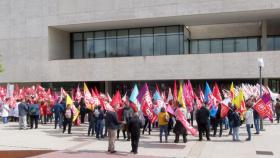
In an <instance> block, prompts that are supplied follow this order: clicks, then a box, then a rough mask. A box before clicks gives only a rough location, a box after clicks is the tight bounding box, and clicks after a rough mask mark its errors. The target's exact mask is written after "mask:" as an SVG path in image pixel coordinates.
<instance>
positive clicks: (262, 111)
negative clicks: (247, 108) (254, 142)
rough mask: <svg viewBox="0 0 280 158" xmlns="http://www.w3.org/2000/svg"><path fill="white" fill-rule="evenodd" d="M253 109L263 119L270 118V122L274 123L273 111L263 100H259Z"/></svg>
mask: <svg viewBox="0 0 280 158" xmlns="http://www.w3.org/2000/svg"><path fill="white" fill-rule="evenodd" d="M253 108H254V109H255V110H256V111H257V112H258V113H259V115H260V117H261V118H266V117H268V118H269V119H270V121H273V120H272V119H273V114H272V111H271V108H270V107H269V105H268V104H265V103H264V101H263V100H262V99H259V100H258V101H257V102H256V103H255V105H254V106H253Z"/></svg>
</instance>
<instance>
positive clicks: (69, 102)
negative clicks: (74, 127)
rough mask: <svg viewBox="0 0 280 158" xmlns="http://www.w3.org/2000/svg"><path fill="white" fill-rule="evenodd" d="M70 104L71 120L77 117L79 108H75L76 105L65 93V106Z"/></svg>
mask: <svg viewBox="0 0 280 158" xmlns="http://www.w3.org/2000/svg"><path fill="white" fill-rule="evenodd" d="M68 105H70V107H71V110H72V111H73V115H74V116H73V120H72V121H73V122H74V121H75V120H76V119H77V118H78V116H79V113H80V110H79V109H77V108H76V106H75V105H74V104H73V100H72V99H71V97H70V96H69V95H68V94H66V106H68Z"/></svg>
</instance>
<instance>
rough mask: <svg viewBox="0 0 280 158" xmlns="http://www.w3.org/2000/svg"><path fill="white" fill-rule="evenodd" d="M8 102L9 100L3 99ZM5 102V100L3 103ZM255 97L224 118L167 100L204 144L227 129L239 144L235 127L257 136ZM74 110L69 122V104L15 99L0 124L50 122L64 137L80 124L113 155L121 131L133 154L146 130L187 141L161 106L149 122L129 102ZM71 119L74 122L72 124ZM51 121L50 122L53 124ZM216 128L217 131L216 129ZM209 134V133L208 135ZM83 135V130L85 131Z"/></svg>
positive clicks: (279, 110) (279, 107) (278, 110)
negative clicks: (243, 108) (105, 141)
mask: <svg viewBox="0 0 280 158" xmlns="http://www.w3.org/2000/svg"><path fill="white" fill-rule="evenodd" d="M6 99H9V98H6ZM6 101H7V102H8V100H6ZM255 102H256V98H254V97H250V98H249V99H248V100H247V101H246V108H247V110H246V112H245V113H240V112H239V111H238V110H236V106H235V105H234V104H233V103H231V102H229V103H228V107H229V108H230V110H229V111H228V113H227V115H226V116H225V117H222V116H221V105H220V104H218V110H217V112H216V113H215V115H212V114H211V112H210V110H209V107H208V106H207V105H206V103H204V104H203V106H202V107H200V108H198V107H197V106H195V107H194V110H193V111H192V112H189V111H188V110H187V109H186V108H184V107H183V106H182V105H181V104H180V103H179V102H177V101H174V100H172V101H170V102H169V104H172V107H174V108H175V110H174V111H175V113H178V112H179V111H180V112H182V113H183V114H184V115H185V117H186V118H187V119H188V121H189V122H190V124H191V125H194V119H196V123H197V129H198V133H199V134H198V137H199V138H198V140H199V141H202V140H203V138H202V137H203V135H205V136H206V139H207V141H210V140H211V138H210V137H211V136H212V137H215V136H216V135H217V131H219V133H218V136H219V137H222V136H223V131H225V130H229V133H228V134H229V135H232V140H233V141H240V137H239V128H240V126H241V125H242V124H245V127H246V130H247V133H248V137H247V139H246V141H250V140H251V139H252V134H251V133H252V132H251V131H252V128H253V127H254V128H255V131H256V132H255V134H259V133H260V116H259V114H258V112H256V111H255V110H254V109H253V108H252V106H253V105H254V104H255ZM74 105H75V106H76V108H78V109H79V111H80V114H79V117H78V118H77V119H75V120H74V119H73V117H74V113H73V110H72V109H71V105H70V104H66V101H65V99H62V100H61V101H57V102H56V103H54V104H53V105H52V104H51V103H50V102H48V101H43V100H42V101H36V100H32V99H18V100H17V103H16V106H15V107H14V108H10V107H9V105H7V104H1V113H2V121H3V124H8V122H9V121H16V122H17V121H18V122H19V129H20V130H26V129H28V128H29V129H33V128H34V129H37V128H39V125H38V124H39V123H41V124H47V123H53V124H54V127H53V128H54V129H57V127H58V128H59V129H62V132H63V133H65V131H66V129H67V132H68V134H71V128H72V125H73V124H74V125H75V126H79V125H80V124H84V123H87V124H88V131H87V135H88V136H90V137H91V136H95V137H96V138H97V139H104V138H105V137H108V152H110V153H115V152H116V149H115V145H114V144H115V141H116V139H120V131H121V132H122V135H123V139H125V140H127V141H131V147H132V150H131V152H133V153H135V154H137V152H138V143H139V139H140V137H141V133H142V135H144V134H145V132H146V131H147V132H148V134H149V135H150V134H151V131H152V130H153V129H156V128H159V142H160V143H162V142H163V140H162V137H163V136H164V141H165V142H168V141H169V138H168V137H170V135H171V133H170V132H171V131H173V133H174V135H175V137H174V143H179V142H180V135H181V136H182V138H183V142H184V143H186V142H187V135H188V131H187V130H186V128H185V127H184V125H183V124H182V122H181V121H180V120H179V119H178V118H176V114H175V115H173V114H171V113H169V112H168V111H167V110H166V108H165V107H161V109H160V112H159V113H158V118H157V120H155V121H154V122H152V121H151V120H150V119H149V118H148V116H146V115H143V113H141V111H135V110H134V109H133V108H132V107H131V106H130V103H129V101H126V102H124V105H123V106H121V105H115V106H112V107H113V108H114V110H113V111H106V110H105V109H103V108H102V106H101V105H97V106H95V107H94V109H87V108H86V105H85V103H84V100H83V99H81V101H80V102H78V101H77V100H76V101H75V102H74ZM274 109H275V110H274V111H275V114H276V120H277V122H278V123H279V121H280V101H279V99H277V100H276V104H275V106H274ZM73 120H74V121H73ZM53 121H54V122H53ZM218 127H219V130H218ZM141 128H142V132H141ZM211 131H213V134H211V135H210V133H211ZM85 132H86V131H85Z"/></svg>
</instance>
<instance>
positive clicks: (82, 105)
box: [79, 98, 87, 124]
mask: <svg viewBox="0 0 280 158" xmlns="http://www.w3.org/2000/svg"><path fill="white" fill-rule="evenodd" d="M79 105H80V114H81V123H82V124H83V123H85V116H86V112H87V110H86V104H85V102H84V99H83V98H82V99H81V101H80V103H79Z"/></svg>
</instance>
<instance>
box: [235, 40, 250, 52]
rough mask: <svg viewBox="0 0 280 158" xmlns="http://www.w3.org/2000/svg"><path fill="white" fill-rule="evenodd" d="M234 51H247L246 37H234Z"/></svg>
mask: <svg viewBox="0 0 280 158" xmlns="http://www.w3.org/2000/svg"><path fill="white" fill-rule="evenodd" d="M235 51H236V52H247V51H248V43H247V38H236V39H235Z"/></svg>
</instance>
